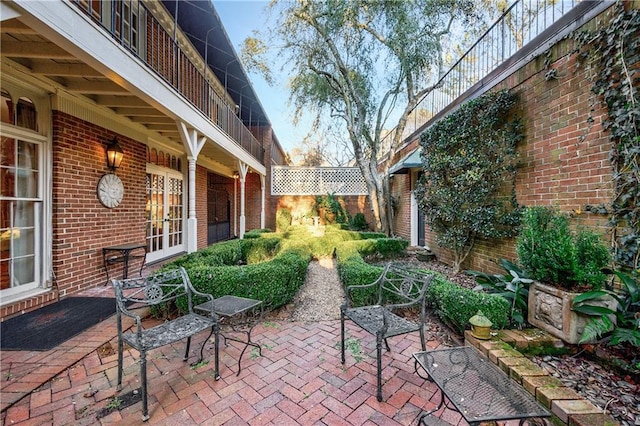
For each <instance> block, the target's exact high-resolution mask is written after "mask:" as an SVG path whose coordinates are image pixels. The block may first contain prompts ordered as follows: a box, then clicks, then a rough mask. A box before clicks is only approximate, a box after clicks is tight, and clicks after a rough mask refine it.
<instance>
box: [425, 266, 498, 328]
mask: <svg viewBox="0 0 640 426" xmlns="http://www.w3.org/2000/svg"><path fill="white" fill-rule="evenodd" d="M427 299H428V300H429V302H430V303H431V305H432V307H433V309H434V312H435V313H436V315H438V316H439V317H440V318H441V319H442V320H443V321H444V322H445V323H447V324H449V325H450V326H451V327H453V328H454V329H455V330H456V331H457V332H458V333H460V334H463V333H464V330H465V328H467V326H468V325H469V319H470V318H471V317H472V316H474V315H475V314H476V313H477V312H478V311H479V310H481V311H482V312H483V313H484V314H485V315H486V316H487V318H489V320H490V321H491V322H492V323H493V327H494V328H497V329H501V328H504V327H505V326H506V325H507V324H508V323H509V310H510V306H509V302H507V301H506V300H505V299H504V298H502V297H500V296H497V295H493V294H487V293H479V292H475V291H473V290H470V289H467V288H463V287H460V286H458V285H456V284H453V283H450V282H449V281H447V280H446V279H444V278H443V277H442V276H440V275H436V278H434V280H433V281H432V283H431V286H430V287H429V289H428V290H427Z"/></svg>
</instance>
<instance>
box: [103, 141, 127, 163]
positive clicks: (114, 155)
mask: <svg viewBox="0 0 640 426" xmlns="http://www.w3.org/2000/svg"><path fill="white" fill-rule="evenodd" d="M122 157H124V152H123V151H122V148H120V144H118V138H113V140H112V141H111V142H110V143H109V145H107V167H109V168H110V169H111V170H114V171H115V169H117V168H118V167H120V163H122Z"/></svg>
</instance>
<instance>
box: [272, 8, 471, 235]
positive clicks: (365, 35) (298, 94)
mask: <svg viewBox="0 0 640 426" xmlns="http://www.w3.org/2000/svg"><path fill="white" fill-rule="evenodd" d="M272 4H273V7H277V8H278V9H279V11H280V15H279V22H278V23H277V24H276V25H274V26H273V27H272V31H273V33H272V34H271V36H272V41H271V43H270V45H272V46H278V48H279V49H280V52H281V54H282V57H283V58H285V59H286V65H285V67H286V69H287V70H288V72H289V73H290V75H291V80H290V89H291V101H292V102H293V105H294V106H295V108H296V113H297V115H298V114H300V113H302V112H303V111H304V112H306V113H309V112H311V113H312V114H314V115H315V117H316V119H317V120H316V123H318V124H322V123H324V124H329V123H330V124H332V125H335V124H336V123H339V124H340V125H341V126H342V128H343V129H344V130H343V131H344V134H346V135H347V139H348V140H349V142H350V143H351V146H352V151H353V155H354V159H355V161H356V163H357V165H358V166H359V168H360V170H361V171H362V174H363V176H364V179H365V181H366V183H367V188H368V191H369V196H370V200H371V204H372V212H373V215H374V218H375V220H376V224H375V225H376V229H377V230H381V231H384V232H387V233H389V232H391V231H392V229H391V221H390V215H389V214H388V207H389V206H388V205H387V204H388V203H387V200H388V199H389V197H388V194H387V191H386V188H385V185H384V176H385V174H386V173H385V172H386V170H384V168H383V169H382V170H381V169H380V168H379V160H380V157H381V155H382V154H387V153H389V154H390V156H392V154H393V153H394V151H395V149H396V148H397V146H398V144H399V143H400V142H401V136H402V133H403V130H404V128H405V126H406V123H407V117H408V116H409V114H410V113H411V112H412V111H413V109H414V108H415V106H416V105H417V103H418V102H419V101H420V100H421V99H422V98H423V97H424V96H425V95H426V94H427V93H429V92H430V91H431V90H433V89H434V86H433V81H434V80H437V78H434V77H437V76H438V75H439V73H440V71H441V68H442V58H443V43H445V41H446V39H447V37H449V36H450V35H451V33H452V30H453V29H454V28H455V27H456V25H461V24H463V23H464V22H465V20H467V19H468V18H469V17H470V16H471V14H472V13H473V1H470V0H413V1H376V2H371V1H367V0H326V1H312V0H298V1H294V2H290V1H287V2H284V1H279V0H276V1H274V2H273V3H272ZM393 127H396V128H397V131H396V132H393V133H391V136H390V137H389V138H388V139H387V140H386V141H384V143H383V135H385V134H386V133H387V132H386V131H385V129H389V128H393ZM389 151H390V152H389Z"/></svg>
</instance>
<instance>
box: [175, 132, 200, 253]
mask: <svg viewBox="0 0 640 426" xmlns="http://www.w3.org/2000/svg"><path fill="white" fill-rule="evenodd" d="M176 124H177V125H178V131H179V132H180V137H181V139H182V144H183V145H184V147H185V151H186V152H187V162H188V163H189V173H188V176H187V180H188V182H189V190H188V196H189V202H188V215H187V253H192V252H194V251H196V250H198V218H197V217H196V160H197V159H198V154H199V153H200V150H201V149H202V147H203V146H204V144H205V142H206V141H207V138H206V137H204V136H202V137H198V132H197V131H196V130H195V129H188V128H187V125H186V124H185V123H183V122H181V121H178V122H177V123H176Z"/></svg>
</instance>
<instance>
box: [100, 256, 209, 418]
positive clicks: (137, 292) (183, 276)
mask: <svg viewBox="0 0 640 426" xmlns="http://www.w3.org/2000/svg"><path fill="white" fill-rule="evenodd" d="M111 283H112V284H113V288H114V291H115V295H116V314H117V315H116V322H117V327H118V387H117V389H118V391H120V390H122V361H123V347H124V343H126V344H128V345H129V346H131V347H132V348H134V349H135V350H137V351H138V352H139V353H140V361H139V362H140V382H141V388H142V395H141V396H142V421H147V420H148V419H149V409H148V406H147V352H148V351H150V350H152V349H156V348H159V347H161V346H165V345H169V344H171V343H174V342H177V341H179V340H182V339H185V338H186V339H187V348H186V351H185V353H184V360H185V361H186V360H187V359H188V358H189V346H190V345H191V336H193V335H195V334H197V333H200V332H201V331H204V330H207V329H209V328H210V329H211V332H210V334H209V336H208V337H207V338H206V339H205V340H204V342H203V343H202V346H201V347H200V358H199V360H198V361H197V362H196V363H198V362H200V361H202V356H203V350H204V345H205V344H206V342H207V341H208V340H209V338H210V337H211V335H213V334H215V341H214V348H215V349H214V361H215V379H216V380H218V379H219V378H220V375H219V373H218V372H219V368H218V367H219V365H218V337H219V330H220V326H219V323H218V316H217V315H216V314H215V313H214V312H208V313H207V315H206V316H205V315H199V314H196V313H194V311H193V300H192V298H193V296H200V297H202V298H204V299H205V300H209V301H211V305H213V296H212V295H210V294H205V293H200V292H198V291H197V290H195V289H194V288H193V286H192V284H191V281H189V276H188V275H187V272H186V271H185V270H184V268H179V269H174V270H171V271H167V272H163V273H159V274H156V275H154V276H151V277H148V278H133V279H127V280H116V279H112V280H111ZM180 296H185V297H186V298H187V302H188V309H189V310H188V312H187V313H186V314H184V315H182V316H179V317H178V318H175V319H172V320H168V321H165V322H164V323H162V324H159V325H157V326H155V327H151V328H148V329H145V328H143V327H142V318H141V317H140V315H137V314H135V313H134V312H132V310H133V309H137V308H145V307H150V306H154V305H160V304H163V303H166V302H169V301H171V300H175V299H176V298H178V297H180ZM123 315H124V316H127V317H130V318H133V320H134V321H135V324H134V327H133V331H132V332H123V330H122V316H123Z"/></svg>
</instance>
